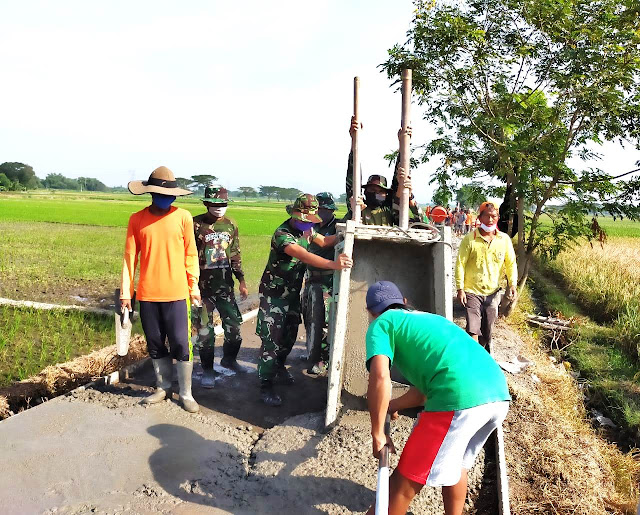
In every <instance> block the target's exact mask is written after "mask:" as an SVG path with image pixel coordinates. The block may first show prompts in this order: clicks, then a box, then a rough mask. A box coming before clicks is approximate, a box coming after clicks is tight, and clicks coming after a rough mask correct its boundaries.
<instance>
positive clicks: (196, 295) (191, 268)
mask: <svg viewBox="0 0 640 515" xmlns="http://www.w3.org/2000/svg"><path fill="white" fill-rule="evenodd" d="M183 234H184V236H183V239H184V268H185V270H186V274H187V284H188V285H189V297H190V298H191V301H192V302H193V301H196V302H198V303H199V302H200V301H201V298H200V289H199V288H198V279H199V278H200V262H199V260H198V249H197V247H196V238H195V235H194V234H195V233H194V231H193V218H191V215H190V214H189V213H186V214H185V217H184V232H183Z"/></svg>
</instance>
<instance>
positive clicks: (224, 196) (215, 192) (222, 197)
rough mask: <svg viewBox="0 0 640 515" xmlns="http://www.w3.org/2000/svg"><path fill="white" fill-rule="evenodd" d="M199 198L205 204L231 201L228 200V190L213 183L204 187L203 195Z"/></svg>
mask: <svg viewBox="0 0 640 515" xmlns="http://www.w3.org/2000/svg"><path fill="white" fill-rule="evenodd" d="M200 200H202V202H204V203H206V204H228V203H229V202H233V200H229V192H228V191H227V189H226V188H223V187H222V186H214V185H210V186H207V187H206V188H205V189H204V197H203V198H201V199H200Z"/></svg>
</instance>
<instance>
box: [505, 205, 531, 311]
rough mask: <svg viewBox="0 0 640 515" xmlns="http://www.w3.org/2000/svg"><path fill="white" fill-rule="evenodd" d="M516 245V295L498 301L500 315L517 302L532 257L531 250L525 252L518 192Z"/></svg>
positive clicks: (522, 206)
mask: <svg viewBox="0 0 640 515" xmlns="http://www.w3.org/2000/svg"><path fill="white" fill-rule="evenodd" d="M517 205H518V245H517V246H516V263H517V265H518V283H517V285H516V286H517V287H518V295H517V296H516V297H515V298H513V299H509V298H507V296H506V295H505V296H504V297H503V299H502V302H501V303H500V310H501V312H502V315H503V316H505V317H508V316H509V315H510V314H511V312H512V311H513V309H514V308H515V307H516V304H517V303H518V297H519V296H520V293H521V292H522V289H523V288H524V285H525V283H526V282H527V277H529V269H530V267H531V259H532V258H533V251H532V252H531V253H530V254H527V246H526V245H525V241H524V200H523V198H522V194H518V200H517ZM510 286H511V285H510Z"/></svg>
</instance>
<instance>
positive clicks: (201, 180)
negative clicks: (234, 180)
mask: <svg viewBox="0 0 640 515" xmlns="http://www.w3.org/2000/svg"><path fill="white" fill-rule="evenodd" d="M217 180H218V178H217V177H216V176H215V175H192V176H191V182H193V183H194V184H195V185H197V189H198V190H204V189H205V188H206V187H207V186H209V184H211V183H214V182H216V181H217Z"/></svg>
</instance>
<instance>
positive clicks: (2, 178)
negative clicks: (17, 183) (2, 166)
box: [0, 173, 13, 191]
mask: <svg viewBox="0 0 640 515" xmlns="http://www.w3.org/2000/svg"><path fill="white" fill-rule="evenodd" d="M12 186H13V182H11V179H9V177H7V176H6V175H5V174H3V173H0V191H9V190H11V187H12Z"/></svg>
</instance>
